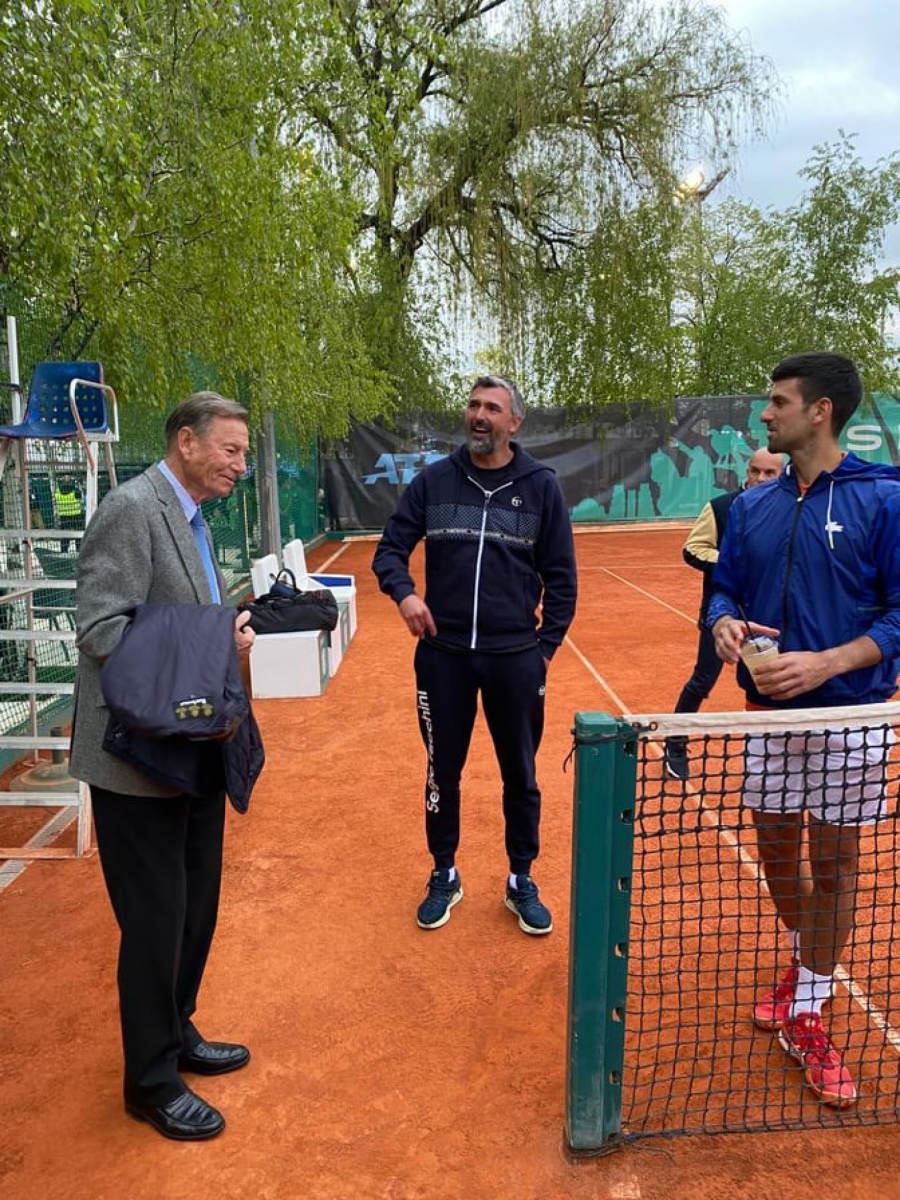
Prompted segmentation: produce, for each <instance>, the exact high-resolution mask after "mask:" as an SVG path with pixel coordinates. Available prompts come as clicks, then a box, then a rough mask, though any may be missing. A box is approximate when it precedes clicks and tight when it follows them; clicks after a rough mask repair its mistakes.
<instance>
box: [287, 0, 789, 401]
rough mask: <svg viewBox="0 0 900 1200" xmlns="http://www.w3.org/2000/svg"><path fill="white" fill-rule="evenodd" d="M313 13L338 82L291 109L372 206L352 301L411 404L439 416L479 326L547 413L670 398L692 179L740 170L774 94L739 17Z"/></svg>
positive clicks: (489, 1) (316, 88) (607, 1)
mask: <svg viewBox="0 0 900 1200" xmlns="http://www.w3.org/2000/svg"><path fill="white" fill-rule="evenodd" d="M311 17H312V19H311V21H310V23H309V24H308V25H305V26H303V28H302V33H301V36H300V38H299V39H298V43H299V44H302V45H305V46H307V47H312V48H314V53H315V57H316V58H317V59H318V61H319V63H320V66H321V70H320V72H319V75H318V76H317V77H316V78H315V79H314V80H310V81H308V83H307V84H306V85H302V84H301V86H299V87H298V88H297V90H296V93H295V94H294V96H293V98H292V99H293V103H295V104H296V108H297V113H296V133H295V136H296V140H297V143H298V144H301V143H302V144H306V145H311V146H313V147H314V149H315V153H316V155H317V158H318V161H320V162H323V163H327V164H328V165H329V167H330V168H331V169H333V170H334V171H335V172H336V173H337V174H338V175H339V177H340V178H341V179H342V180H343V181H344V182H345V184H346V187H347V188H348V189H349V190H350V191H351V192H352V194H353V195H354V196H355V197H356V198H357V200H358V206H359V212H358V216H357V219H356V228H357V234H358V236H357V243H356V249H355V255H354V259H353V266H352V270H351V271H350V280H351V292H352V296H353V300H352V304H353V305H354V307H355V311H356V312H357V314H358V319H359V325H360V328H361V329H362V330H364V332H365V336H366V340H367V343H368V345H369V348H370V351H371V353H372V355H373V357H374V358H375V360H376V362H377V363H378V365H379V367H380V368H381V369H382V370H383V371H384V372H385V373H386V374H387V375H388V376H389V377H390V378H391V380H392V381H393V383H394V386H395V388H396V390H397V395H398V397H399V398H400V400H401V402H402V401H403V400H404V399H407V400H408V399H410V398H412V399H413V401H414V403H416V404H421V403H422V402H423V401H424V400H425V399H426V398H427V397H429V396H433V397H436V398H437V400H438V401H440V398H441V396H440V387H439V386H438V384H437V383H436V380H437V379H438V378H442V379H444V380H446V379H448V378H450V377H451V372H450V368H451V367H452V361H453V360H452V347H454V346H455V345H456V343H457V342H458V335H459V329H460V327H461V326H462V327H463V328H464V327H465V325H466V323H467V321H469V320H470V319H472V315H473V313H474V314H476V315H477V316H479V317H487V318H488V319H489V320H491V321H493V322H495V323H496V327H497V328H498V329H499V335H498V341H499V342H500V344H501V346H502V353H503V355H504V356H505V358H506V359H507V361H509V362H510V363H511V364H512V365H513V366H514V367H515V369H517V370H519V371H520V372H528V373H530V374H531V375H532V377H533V378H534V379H535V380H536V381H537V382H538V384H539V385H540V387H541V394H542V395H543V396H544V398H545V399H547V400H554V401H557V402H560V401H562V402H565V401H569V400H584V399H585V398H586V397H585V392H586V391H587V392H588V393H589V396H590V398H594V399H600V398H604V397H607V396H609V395H610V394H611V392H612V391H614V390H616V389H619V388H625V387H626V385H627V387H628V389H629V390H630V394H632V395H633V394H634V391H633V390H631V389H633V388H634V387H638V388H639V389H642V390H644V391H645V392H646V390H647V389H648V388H649V389H650V390H651V391H654V390H656V385H657V384H658V383H660V381H661V380H662V379H664V378H667V375H666V372H667V370H668V354H667V350H666V346H665V340H666V335H665V330H664V328H663V326H664V325H665V322H664V321H663V320H662V319H661V317H660V312H663V311H665V297H664V296H654V295H652V293H655V292H658V291H659V289H660V287H661V285H660V283H659V282H658V280H657V279H656V277H655V276H654V274H653V270H652V268H653V266H654V263H655V260H656V258H657V257H658V256H660V255H664V254H665V253H666V250H667V238H668V237H669V236H670V232H671V231H670V229H669V224H668V222H669V216H668V215H667V213H668V210H670V209H671V195H672V185H673V178H674V176H673V172H674V171H675V168H676V167H682V166H683V165H684V162H685V161H686V159H688V158H689V157H690V156H696V155H697V154H698V153H699V152H701V151H702V150H705V151H707V152H714V153H715V154H716V156H717V161H719V162H720V163H723V164H724V163H727V161H728V155H729V153H730V152H731V151H732V149H733V148H734V146H735V145H736V144H737V142H738V141H739V139H740V137H741V136H742V135H743V134H746V133H752V132H754V131H756V130H757V129H758V128H759V125H760V122H761V121H762V119H763V117H764V115H765V112H766V108H767V100H768V97H769V95H770V94H771V90H772V87H773V86H774V85H773V82H772V77H771V75H770V73H769V70H768V68H767V66H766V64H765V63H763V62H762V61H761V60H759V59H758V58H756V57H755V56H754V55H753V54H752V52H751V51H750V50H749V48H748V47H747V45H746V44H745V43H744V42H743V41H742V40H741V39H740V38H739V37H737V36H736V35H734V34H733V33H732V32H730V31H729V29H728V28H727V26H726V25H725V23H724V20H723V17H722V13H721V10H720V9H718V8H716V7H713V6H711V5H706V4H703V3H696V2H690V0H684V2H678V0H676V2H675V3H671V4H669V5H667V6H665V7H661V6H659V5H656V4H650V3H645V2H643V0H584V2H583V3H578V4H575V5H573V6H571V7H564V6H562V5H560V4H553V3H549V2H548V0H372V2H369V3H362V2H361V0H320V7H319V8H318V9H316V10H311ZM564 276H565V277H566V278H567V279H568V280H569V281H570V282H571V280H572V279H573V278H574V279H577V280H578V282H579V286H580V288H581V289H582V292H581V295H580V297H579V303H568V302H567V292H566V290H565V287H560V286H559V282H558V281H560V280H562V279H563V277H564ZM645 290H646V291H648V292H649V293H651V295H644V294H643V292H644V291H645ZM583 301H588V302H587V303H583ZM659 306H661V307H659ZM658 308H659V311H657V310H658ZM645 319H646V320H647V322H648V323H647V326H646V328H643V329H642V332H641V336H640V342H639V344H638V342H634V343H633V341H632V339H633V331H634V328H635V324H636V323H640V322H642V321H644V320H645ZM548 322H549V323H552V325H553V331H554V332H553V335H552V336H548V335H547V326H548ZM573 346H576V347H577V354H578V355H579V356H580V357H581V358H582V360H583V362H582V367H581V369H580V370H578V371H577V372H576V371H575V370H574V366H573V363H572V362H571V361H570V354H571V348H572V347H573ZM648 346H649V347H651V352H650V353H649V354H648V353H647V347H648ZM625 368H627V369H625ZM576 376H577V386H574V385H575V380H576Z"/></svg>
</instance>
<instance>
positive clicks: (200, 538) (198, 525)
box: [191, 508, 221, 604]
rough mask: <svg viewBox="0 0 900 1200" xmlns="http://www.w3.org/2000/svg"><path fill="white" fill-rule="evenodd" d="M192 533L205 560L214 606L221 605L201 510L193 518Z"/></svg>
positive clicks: (204, 565)
mask: <svg viewBox="0 0 900 1200" xmlns="http://www.w3.org/2000/svg"><path fill="white" fill-rule="evenodd" d="M191 532H192V533H193V535H194V541H195V542H196V543H197V549H198V550H199V551H200V557H201V558H202V559H203V567H204V570H205V571H206V578H207V579H208V580H209V590H210V594H211V595H212V598H213V604H220V603H221V596H220V595H219V581H218V579H216V568H215V567H214V566H213V560H212V554H211V553H210V549H209V539H208V538H207V536H206V525H205V523H204V521H203V513H202V512H201V511H200V509H199V508H198V509H197V511H196V512H195V513H194V515H193V517H191Z"/></svg>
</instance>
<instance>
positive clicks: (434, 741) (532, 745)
mask: <svg viewBox="0 0 900 1200" xmlns="http://www.w3.org/2000/svg"><path fill="white" fill-rule="evenodd" d="M415 667H416V694H417V695H416V700H417V708H418V715H419V731H420V733H421V735H422V740H423V742H424V743H425V748H426V751H427V753H428V771H427V776H426V780H425V836H426V838H427V841H428V849H429V851H430V852H431V855H432V857H433V859H434V865H435V866H436V867H452V866H453V865H454V862H455V856H456V851H457V848H458V846H459V799H460V797H459V783H460V778H461V776H462V771H463V767H464V766H465V762H466V757H467V755H468V753H469V745H470V743H471V740H472V730H473V728H474V726H475V717H476V714H477V711H478V695H479V693H480V694H481V703H482V707H483V709H484V716H485V720H486V721H487V727H488V730H489V731H490V735H491V738H492V740H493V743H494V752H495V754H496V756H497V762H498V764H499V766H500V776H501V779H502V781H503V816H504V820H505V823H506V854H507V857H508V859H509V867H510V870H511V871H512V872H513V873H514V874H516V875H527V874H528V872H529V871H530V869H531V864H532V862H533V861H534V860H535V859H536V858H537V856H538V851H539V849H540V837H539V827H540V820H541V793H540V790H539V789H538V785H537V778H536V774H535V756H536V754H537V751H538V747H539V746H540V744H541V737H542V736H543V732H544V690H545V685H546V679H547V665H546V663H545V662H544V657H543V655H542V654H541V652H540V649H539V648H538V646H537V645H535V646H534V647H533V648H529V649H528V650H522V651H518V652H516V653H513V654H480V653H474V652H470V653H464V654H452V653H449V652H447V651H445V650H439V649H437V648H436V647H435V646H433V645H431V644H430V643H429V642H426V641H422V642H419V645H418V648H417V650H416V657H415Z"/></svg>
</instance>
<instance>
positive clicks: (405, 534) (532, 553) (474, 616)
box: [372, 442, 576, 659]
mask: <svg viewBox="0 0 900 1200" xmlns="http://www.w3.org/2000/svg"><path fill="white" fill-rule="evenodd" d="M511 445H512V449H513V460H512V463H511V464H510V477H509V479H508V481H507V482H506V483H504V484H502V485H500V486H499V487H497V488H496V489H495V490H494V491H492V492H489V491H486V490H485V488H484V487H483V486H482V484H481V483H479V482H478V480H477V478H476V473H475V471H474V469H473V466H472V460H471V458H470V457H469V452H468V450H467V448H466V447H465V446H461V447H459V449H457V450H454V451H453V453H452V454H450V455H448V456H447V457H446V458H443V459H441V460H440V461H439V462H436V463H432V464H430V465H429V466H427V467H426V468H425V469H424V471H420V472H419V474H418V475H417V476H416V477H415V479H413V481H412V483H411V484H410V485H409V487H408V488H407V489H406V491H405V492H404V493H403V495H402V496H401V497H400V502H399V504H398V505H397V509H396V512H395V513H394V514H393V516H392V517H391V518H390V519H389V520H388V522H387V524H386V525H385V527H384V532H383V534H382V536H381V541H380V542H379V543H378V549H377V550H376V551H375V557H374V559H373V561H372V570H373V571H374V572H375V574H376V575H377V576H378V583H379V585H380V587H381V590H382V591H383V592H385V593H386V594H387V595H388V596H390V597H391V599H392V600H394V601H395V603H397V604H400V602H401V601H402V600H404V599H405V598H406V597H407V596H409V595H411V594H412V593H413V592H414V591H415V590H416V587H415V583H414V582H413V578H412V576H411V575H410V573H409V556H410V554H411V553H412V550H413V548H414V547H415V546H416V544H417V543H418V542H419V541H420V540H421V539H422V538H423V537H424V538H425V603H426V604H427V605H428V607H429V608H430V609H431V614H432V616H433V617H434V620H435V624H436V625H437V636H436V637H435V638H434V639H433V641H434V644H435V645H437V646H444V647H446V648H447V649H452V650H458V651H459V650H480V651H485V652H487V653H492V652H505V651H510V650H522V649H527V648H528V647H529V646H534V645H535V644H536V643H537V644H539V645H540V648H541V651H542V653H543V655H544V657H545V658H548V659H549V658H552V657H553V654H554V652H555V651H556V649H557V648H558V647H559V645H560V644H561V642H562V640H563V638H564V637H565V635H566V630H567V629H568V628H569V625H570V623H571V621H572V617H573V615H574V613H575V594H576V571H575V550H574V542H573V539H572V525H571V521H570V520H569V513H568V510H567V508H566V504H565V500H564V499H563V495H562V492H561V491H560V487H559V484H558V483H557V482H556V476H555V475H554V472H553V470H552V468H550V467H548V466H546V465H545V464H544V463H540V462H538V461H537V459H535V458H532V457H531V455H530V454H528V453H527V452H526V451H524V450H523V449H522V448H521V446H519V445H517V443H515V442H512V443H511ZM538 605H541V610H542V611H541V621H540V628H538V627H537V626H538V618H537V615H536V610H537V608H538Z"/></svg>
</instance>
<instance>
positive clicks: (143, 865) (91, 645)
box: [70, 392, 254, 1141]
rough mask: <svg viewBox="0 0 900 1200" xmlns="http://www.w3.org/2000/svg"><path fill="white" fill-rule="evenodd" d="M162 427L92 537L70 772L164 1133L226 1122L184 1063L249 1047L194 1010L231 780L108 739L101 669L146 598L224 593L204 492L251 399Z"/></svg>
mask: <svg viewBox="0 0 900 1200" xmlns="http://www.w3.org/2000/svg"><path fill="white" fill-rule="evenodd" d="M165 436H166V453H165V458H164V459H163V460H162V461H161V462H160V463H158V464H157V465H156V466H152V467H150V468H149V469H148V470H147V471H145V472H144V473H143V474H142V475H140V476H138V477H137V478H135V479H131V480H129V481H128V482H127V483H124V484H123V485H122V486H121V487H119V488H116V489H114V490H113V491H111V492H110V493H109V494H108V495H107V496H106V497H105V498H104V500H103V502H102V504H100V506H99V507H98V509H97V512H96V514H95V515H94V517H93V519H92V520H91V522H90V524H89V526H88V529H87V532H86V534H85V537H84V541H83V544H82V548H81V553H80V555H79V559H78V590H77V619H76V623H77V642H76V644H77V646H78V650H79V660H78V673H77V677H76V685H75V717H74V724H73V730H72V749H71V757H70V771H71V773H72V775H74V776H75V777H76V778H77V779H81V780H84V781H85V782H86V783H88V784H90V788H91V799H92V803H93V809H94V821H95V826H96V831H97V844H98V848H99V852H100V861H101V864H102V868H103V875H104V879H105V881H106V887H107V890H108V892H109V897H110V901H111V903H112V907H113V911H114V913H115V916H116V920H117V922H118V925H119V929H120V933H121V942H120V948H119V966H118V985H119V1008H120V1018H121V1025H122V1040H123V1046H124V1055H125V1080H124V1098H125V1108H126V1111H127V1112H129V1113H130V1114H131V1115H132V1116H134V1117H136V1118H137V1119H139V1120H143V1121H147V1122H149V1123H150V1124H151V1125H152V1126H153V1127H154V1128H155V1129H157V1130H158V1131H159V1132H160V1133H161V1134H163V1135H164V1136H165V1137H169V1138H175V1139H177V1140H182V1141H194V1140H199V1139H204V1138H210V1137H214V1136H215V1135H216V1134H217V1133H220V1132H221V1130H222V1129H223V1128H224V1125H225V1121H224V1118H223V1117H222V1115H221V1113H219V1112H218V1111H217V1110H216V1109H215V1108H213V1107H212V1106H211V1105H210V1104H207V1103H206V1101H205V1100H203V1099H202V1098H201V1097H200V1096H198V1095H197V1094H196V1093H195V1092H193V1091H192V1090H191V1089H190V1088H189V1087H188V1085H187V1084H186V1083H185V1081H184V1080H183V1078H182V1074H183V1073H188V1072H193V1073H197V1074H201V1075H214V1074H222V1073H224V1072H226V1071H235V1070H237V1069H238V1068H240V1067H243V1066H245V1065H246V1064H247V1062H248V1061H249V1059H250V1052H249V1050H248V1049H247V1048H246V1047H245V1046H241V1045H238V1044H233V1043H228V1042H209V1041H207V1040H206V1039H205V1038H203V1037H202V1035H201V1034H200V1033H199V1031H198V1030H197V1028H196V1027H195V1025H194V1024H193V1021H192V1016H193V1014H194V1010H195V1008H196V1003H197V993H198V991H199V988H200V982H201V979H202V977H203V970H204V967H205V965H206V959H207V955H208V953H209V948H210V945H211V942H212V937H213V932H214V930H215V926H216V917H217V913H218V902H219V885H220V879H221V871H222V839H223V830H224V820H225V793H224V788H223V786H222V780H221V777H220V776H219V775H218V773H216V772H212V773H211V776H210V789H209V791H208V792H207V793H206V794H204V795H185V794H183V793H182V794H179V793H175V792H173V791H172V789H171V788H168V787H165V786H163V785H161V784H160V783H158V782H155V781H154V780H153V779H151V778H149V777H148V776H147V775H145V774H143V773H142V772H141V771H139V770H137V769H136V768H135V767H134V766H132V765H130V764H129V763H127V762H124V761H122V760H121V759H120V758H117V757H115V756H114V755H113V754H111V753H109V752H108V751H107V750H105V749H104V748H103V740H104V735H105V733H106V726H107V719H108V716H109V714H108V711H107V709H106V707H105V704H104V700H103V693H102V690H101V683H100V672H101V668H102V666H103V662H104V660H105V659H106V658H107V657H108V655H109V654H110V653H111V652H112V650H113V649H114V648H115V646H116V645H117V644H118V642H119V640H120V639H121V637H122V634H123V633H124V632H125V630H126V628H127V626H128V623H129V619H130V614H131V612H132V610H133V609H134V608H135V606H136V605H138V604H211V603H212V604H218V603H221V602H222V601H224V600H226V599H227V591H226V585H225V581H224V579H223V578H222V576H221V573H220V572H219V570H218V567H217V566H216V564H215V560H214V555H213V554H212V543H211V539H210V535H209V530H208V528H207V526H206V524H205V522H204V521H203V517H202V514H201V513H200V502H201V501H203V500H207V499H210V498H212V497H214V496H227V495H229V493H230V492H231V491H232V489H233V487H234V485H235V483H236V481H237V480H238V479H239V478H240V477H241V476H242V475H243V474H244V472H245V470H246V453H247V449H248V446H249V437H248V430H247V411H246V409H244V408H242V407H241V405H239V404H236V403H235V402H234V401H232V400H226V399H224V398H223V397H222V396H218V395H216V394H215V393H213V392H198V393H196V394H195V395H193V396H190V397H189V398H188V399H187V400H185V401H184V402H183V403H182V404H180V405H179V406H178V407H177V408H176V409H175V410H174V412H173V413H172V414H171V415H170V416H169V418H168V420H167V422H166V426H165ZM248 618H249V614H246V613H241V614H237V613H236V614H235V627H234V637H235V643H236V646H237V649H238V652H239V653H242V654H248V653H249V651H250V648H251V646H252V644H253V638H254V634H253V631H252V630H251V629H250V628H249V626H247V624H246V621H247V619H248ZM159 653H160V654H165V653H166V647H165V646H160V647H159Z"/></svg>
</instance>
